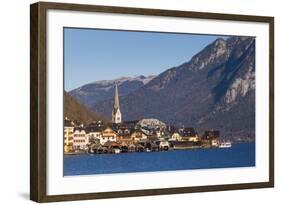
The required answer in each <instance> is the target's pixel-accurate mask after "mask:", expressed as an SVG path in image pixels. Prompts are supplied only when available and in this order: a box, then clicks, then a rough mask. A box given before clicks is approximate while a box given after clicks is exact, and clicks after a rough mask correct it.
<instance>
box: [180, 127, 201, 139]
mask: <svg viewBox="0 0 281 205" xmlns="http://www.w3.org/2000/svg"><path fill="white" fill-rule="evenodd" d="M179 133H180V135H181V136H182V140H183V141H191V142H193V141H198V140H199V139H198V136H197V134H196V132H195V129H194V128H192V127H189V128H181V129H179Z"/></svg>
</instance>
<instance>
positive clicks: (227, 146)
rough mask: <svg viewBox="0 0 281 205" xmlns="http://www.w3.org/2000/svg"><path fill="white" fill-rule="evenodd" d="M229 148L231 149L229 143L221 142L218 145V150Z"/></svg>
mask: <svg viewBox="0 0 281 205" xmlns="http://www.w3.org/2000/svg"><path fill="white" fill-rule="evenodd" d="M230 147H232V144H231V142H222V143H220V145H219V148H230Z"/></svg>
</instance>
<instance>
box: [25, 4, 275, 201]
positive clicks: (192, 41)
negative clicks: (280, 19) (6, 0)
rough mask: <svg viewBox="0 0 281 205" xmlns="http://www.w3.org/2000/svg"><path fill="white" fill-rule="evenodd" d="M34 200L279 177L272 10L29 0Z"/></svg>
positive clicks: (269, 183)
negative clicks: (256, 11)
mask: <svg viewBox="0 0 281 205" xmlns="http://www.w3.org/2000/svg"><path fill="white" fill-rule="evenodd" d="M30 23H31V24H30V42H31V47H30V62H31V74H30V75H31V86H30V94H31V104H30V109H31V112H30V118H31V129H30V130H31V136H30V160H31V163H30V164H31V165H30V193H31V194H30V198H31V200H34V201H37V202H51V201H64V200H82V199H100V198H113V197H130V196H146V195H160V194H177V193H189V192H206V191H221V190H235V189H250V188H266V187H273V186H274V82H273V79H274V18H273V17H265V16H247V15H234V14H218V13H201V12H187V11H173V10H156V9H143V8H125V7H109V6H96V5H80V4H62V3H47V2H40V3H36V4H32V5H31V19H30Z"/></svg>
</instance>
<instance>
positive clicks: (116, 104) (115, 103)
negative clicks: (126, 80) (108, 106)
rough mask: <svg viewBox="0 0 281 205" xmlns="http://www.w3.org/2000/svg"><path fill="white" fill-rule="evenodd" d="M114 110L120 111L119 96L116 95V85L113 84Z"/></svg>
mask: <svg viewBox="0 0 281 205" xmlns="http://www.w3.org/2000/svg"><path fill="white" fill-rule="evenodd" d="M114 109H120V105H119V94H118V85H117V83H115V94H114Z"/></svg>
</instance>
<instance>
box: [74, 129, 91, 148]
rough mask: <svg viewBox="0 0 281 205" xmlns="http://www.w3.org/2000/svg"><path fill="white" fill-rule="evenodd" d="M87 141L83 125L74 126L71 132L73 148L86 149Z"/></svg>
mask: <svg viewBox="0 0 281 205" xmlns="http://www.w3.org/2000/svg"><path fill="white" fill-rule="evenodd" d="M88 143H89V141H88V136H87V134H86V131H85V129H84V128H83V127H75V128H74V133H73V148H74V149H75V150H86V149H87V148H88V147H87V145H88Z"/></svg>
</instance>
